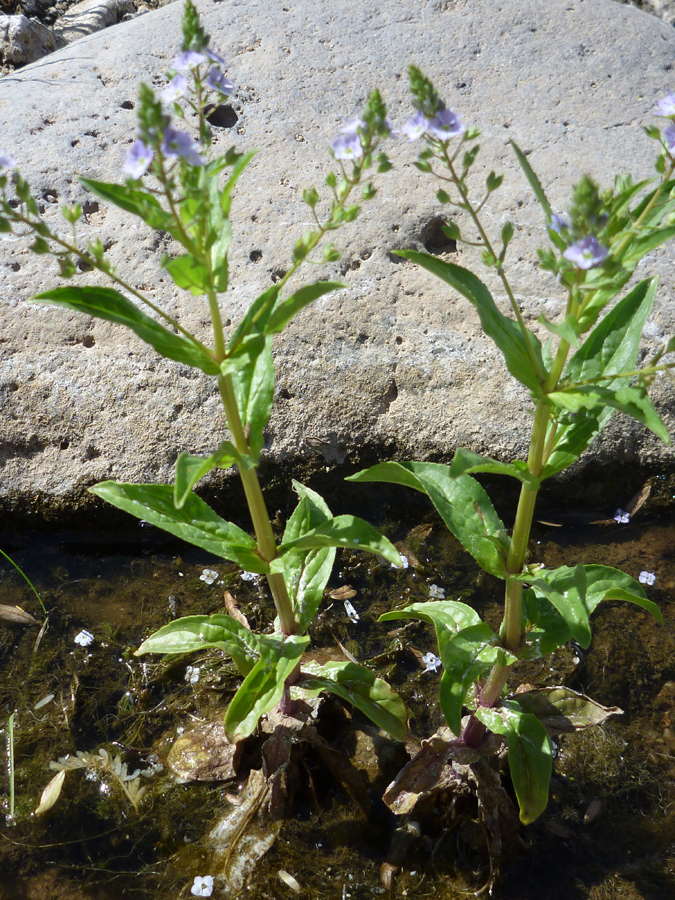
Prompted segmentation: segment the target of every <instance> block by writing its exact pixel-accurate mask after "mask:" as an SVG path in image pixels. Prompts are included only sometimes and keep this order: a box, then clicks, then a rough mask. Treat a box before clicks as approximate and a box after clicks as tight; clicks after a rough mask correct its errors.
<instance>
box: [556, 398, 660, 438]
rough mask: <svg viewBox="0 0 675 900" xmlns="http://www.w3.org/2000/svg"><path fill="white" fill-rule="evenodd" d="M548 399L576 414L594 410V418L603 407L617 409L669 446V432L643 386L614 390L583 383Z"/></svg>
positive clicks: (560, 407) (599, 413)
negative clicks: (581, 411) (585, 410)
mask: <svg viewBox="0 0 675 900" xmlns="http://www.w3.org/2000/svg"><path fill="white" fill-rule="evenodd" d="M548 396H549V400H550V401H551V403H552V404H553V405H554V406H557V407H558V408H559V409H565V410H567V411H568V412H571V413H575V414H576V413H578V412H579V410H582V409H587V410H590V411H591V412H593V411H597V412H596V417H597V418H599V417H600V415H601V414H602V411H603V410H604V409H605V408H606V407H610V408H611V409H618V410H619V411H620V412H622V413H625V414H626V415H627V416H630V417H631V418H632V419H637V421H638V422H641V423H642V424H643V425H646V426H647V428H649V430H650V431H653V432H654V434H655V435H656V436H657V437H659V438H661V440H662V441H663V442H664V444H670V435H669V434H668V430H667V428H666V426H665V425H664V423H663V420H662V419H661V417H660V416H659V414H658V413H657V411H656V409H655V408H654V404H653V403H652V401H651V400H650V399H649V394H648V393H647V391H646V389H645V388H644V387H641V386H636V387H620V388H618V389H616V390H613V389H612V388H607V387H600V386H593V385H588V384H586V385H580V386H579V387H577V388H574V389H569V390H562V391H555V392H554V393H552V394H549V395H548Z"/></svg>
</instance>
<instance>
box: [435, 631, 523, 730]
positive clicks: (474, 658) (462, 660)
mask: <svg viewBox="0 0 675 900" xmlns="http://www.w3.org/2000/svg"><path fill="white" fill-rule="evenodd" d="M436 638H437V640H438V654H439V656H440V658H441V662H442V664H443V676H442V678H441V684H440V688H439V693H438V700H439V703H440V707H441V711H442V713H443V715H444V716H445V721H446V722H447V723H448V725H449V726H450V728H451V729H452V731H453V732H454V733H455V734H456V735H457V736H459V733H460V731H461V729H462V709H463V707H464V704H465V700H466V696H467V694H468V693H469V691H470V690H471V689H472V688H473V687H474V685H475V684H476V682H477V681H478V679H479V678H482V677H483V676H487V674H488V673H489V672H490V669H491V668H492V666H493V665H494V663H495V662H496V660H497V656H498V655H499V654H500V653H501V654H503V653H504V652H505V651H504V650H502V649H501V648H500V647H498V646H495V645H496V644H497V643H498V641H499V638H498V637H497V635H496V634H495V633H494V631H493V630H492V629H491V628H490V626H489V625H488V624H487V623H486V622H480V623H479V624H476V625H471V626H469V627H468V628H463V629H461V630H460V631H458V632H457V633H456V634H452V633H451V632H450V631H449V630H448V629H446V628H437V629H436ZM513 661H514V662H515V661H516V658H515V657H514V658H513Z"/></svg>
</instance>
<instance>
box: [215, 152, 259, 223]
mask: <svg viewBox="0 0 675 900" xmlns="http://www.w3.org/2000/svg"><path fill="white" fill-rule="evenodd" d="M257 152H258V151H257V150H251V151H250V152H248V153H236V152H235V151H234V148H232V149H231V150H229V151H228V153H227V156H226V157H225V161H226V162H227V164H228V165H230V164H231V165H232V172H231V173H230V177H229V178H228V179H227V182H226V184H225V186H224V187H223V189H222V191H221V192H220V208H221V209H222V211H223V212H224V214H225V215H226V216H229V214H230V205H231V203H232V191H233V190H234V188H235V185H236V184H237V181H238V180H239V177H240V175H241V174H242V172H243V171H244V169H245V168H246V166H247V165H248V164H249V163H250V162H251V160H252V159H253V157H254V156H255V155H256V153H257Z"/></svg>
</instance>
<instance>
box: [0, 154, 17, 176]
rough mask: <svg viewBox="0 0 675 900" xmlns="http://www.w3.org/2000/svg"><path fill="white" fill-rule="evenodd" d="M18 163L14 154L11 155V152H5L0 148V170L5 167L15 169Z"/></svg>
mask: <svg viewBox="0 0 675 900" xmlns="http://www.w3.org/2000/svg"><path fill="white" fill-rule="evenodd" d="M15 165H16V160H15V159H14V157H13V156H10V155H9V153H5V152H4V151H3V150H0V172H2V170H3V169H13V168H14V166H15Z"/></svg>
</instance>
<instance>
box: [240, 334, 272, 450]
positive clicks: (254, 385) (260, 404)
mask: <svg viewBox="0 0 675 900" xmlns="http://www.w3.org/2000/svg"><path fill="white" fill-rule="evenodd" d="M232 384H233V387H234V393H235V396H236V398H237V406H238V408H239V415H240V416H241V421H242V424H243V426H244V428H247V429H248V431H249V437H248V443H249V446H250V448H251V454H252V456H253V458H254V460H257V459H258V457H259V455H260V451H261V450H262V448H263V444H264V434H263V433H264V430H265V427H266V426H267V423H268V422H269V418H270V415H271V413H272V403H273V400H274V361H273V359H272V338H271V337H268V338H266V339H265V342H264V346H263V348H262V349H261V352H260V353H258V354H257V355H256V356H255V357H253V358H252V359H248V360H245V361H243V364H242V365H241V366H239V367H238V368H237V369H236V370H235V371H233V372H232Z"/></svg>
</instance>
